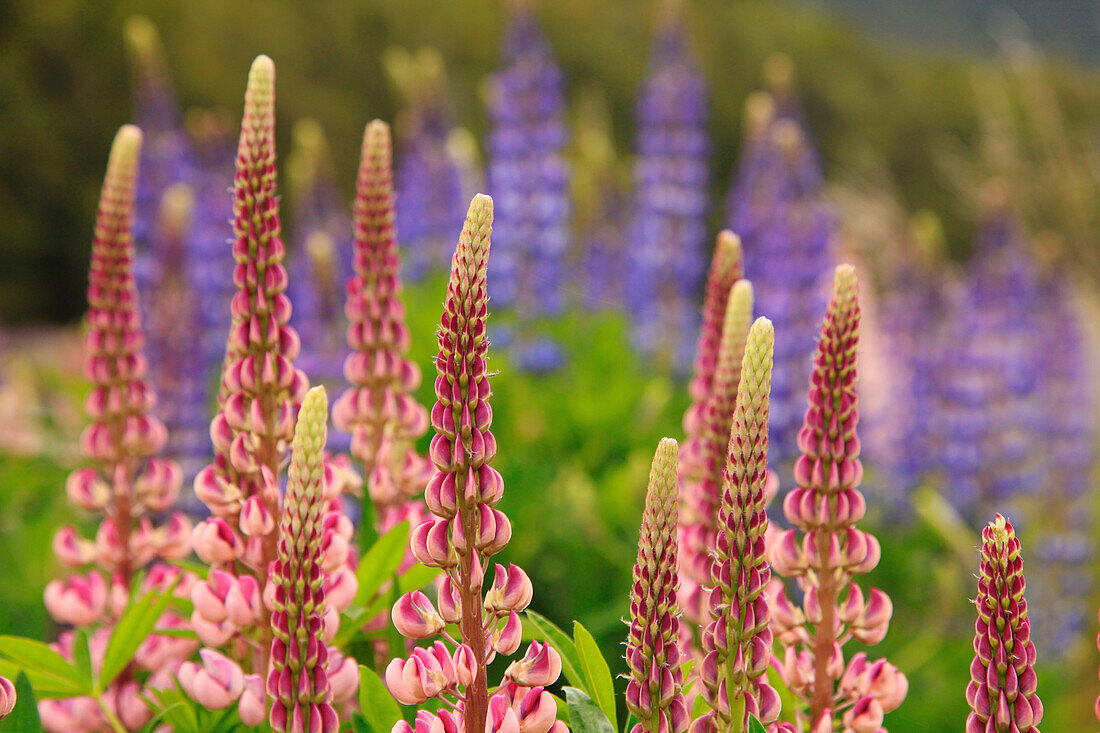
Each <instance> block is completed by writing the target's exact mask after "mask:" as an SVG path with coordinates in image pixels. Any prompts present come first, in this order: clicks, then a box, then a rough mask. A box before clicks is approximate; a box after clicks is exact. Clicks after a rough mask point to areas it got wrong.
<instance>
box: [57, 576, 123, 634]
mask: <svg viewBox="0 0 1100 733" xmlns="http://www.w3.org/2000/svg"><path fill="white" fill-rule="evenodd" d="M44 600H45V603H46V610H47V611H49V613H50V615H51V616H53V618H54V620H56V621H57V622H58V623H63V624H72V625H73V626H88V625H89V624H93V623H95V622H96V621H99V620H101V619H102V618H103V613H104V611H105V609H106V607H107V581H106V580H104V579H103V576H102V575H100V574H99V573H98V572H96V571H94V570H93V571H92V572H90V573H88V574H87V575H86V576H81V575H70V576H69V577H68V578H66V579H65V580H63V581H62V580H53V581H50V583H49V584H48V585H47V586H46V591H45V594H44Z"/></svg>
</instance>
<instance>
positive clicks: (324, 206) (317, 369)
mask: <svg viewBox="0 0 1100 733" xmlns="http://www.w3.org/2000/svg"><path fill="white" fill-rule="evenodd" d="M292 137H293V140H294V149H293V150H292V151H291V153H290V156H289V157H288V159H287V169H288V170H289V172H290V176H289V180H290V189H291V196H290V199H291V201H292V202H293V204H294V206H293V213H294V218H293V224H294V227H293V231H294V238H293V245H292V250H291V253H290V256H289V260H290V261H289V263H288V265H287V267H288V269H289V271H290V272H292V273H293V275H294V277H293V278H292V279H291V281H290V284H289V285H288V286H287V296H288V297H289V298H290V300H291V302H293V303H294V312H293V314H292V315H291V324H292V325H293V326H294V329H295V330H296V331H297V332H298V333H299V334H300V336H301V352H300V353H299V355H298V359H297V362H296V363H297V366H298V368H300V369H301V370H302V371H303V372H305V373H306V375H308V376H309V379H310V383H311V384H323V385H325V386H326V387H327V388H329V389H333V390H335V389H338V388H342V386H343V382H344V380H343V365H344V359H345V358H346V357H347V352H348V349H347V343H346V341H345V339H344V333H345V331H346V330H347V321H346V319H345V317H344V309H343V303H342V300H341V298H340V293H341V288H342V285H343V283H346V282H347V281H348V278H350V277H351V275H352V264H351V260H352V251H351V250H352V232H351V221H350V217H349V216H348V212H347V206H345V204H344V201H343V198H342V196H341V194H340V190H339V188H338V186H337V185H336V181H335V180H334V178H335V177H334V175H333V171H332V161H331V159H330V155H329V152H328V143H327V141H326V139H325V133H324V130H323V129H322V128H321V125H320V124H319V123H317V122H316V121H315V120H310V119H306V120H300V121H299V122H298V123H296V124H295V125H294V130H293V135H292ZM329 447H330V448H331V449H332V450H335V451H346V450H347V447H348V446H347V436H346V434H345V433H343V432H338V433H336V434H335V435H333V436H332V437H331V438H330V440H329Z"/></svg>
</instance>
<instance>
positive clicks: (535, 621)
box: [523, 609, 588, 692]
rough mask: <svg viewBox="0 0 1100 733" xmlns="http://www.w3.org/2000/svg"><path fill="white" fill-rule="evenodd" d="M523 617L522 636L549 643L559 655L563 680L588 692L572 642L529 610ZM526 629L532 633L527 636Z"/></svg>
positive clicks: (542, 617)
mask: <svg viewBox="0 0 1100 733" xmlns="http://www.w3.org/2000/svg"><path fill="white" fill-rule="evenodd" d="M523 616H524V618H523V626H524V636H527V637H528V638H531V639H537V638H541V639H543V640H544V641H548V642H550V646H552V647H554V649H555V650H557V652H558V654H559V655H561V671H562V674H564V675H565V679H566V680H567V681H568V682H569V683H570V684H572V685H573V686H575V687H578V688H580V689H581V690H582V691H584V692H588V685H587V683H586V682H585V679H584V675H582V674H581V660H580V657H579V656H578V654H577V645H576V644H574V643H573V640H572V639H570V638H569V637H568V636H567V635H566V633H565V632H564V631H562V630H561V629H559V628H558V627H557V626H555V625H554V622H553V621H551V620H550V619H548V618H546V617H545V616H543V615H541V614H538V613H535V612H534V611H532V610H531V609H527V610H526V611H524V612H523ZM528 628H530V629H531V631H532V633H531V634H530V635H528V634H527V630H528Z"/></svg>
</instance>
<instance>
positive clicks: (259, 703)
mask: <svg viewBox="0 0 1100 733" xmlns="http://www.w3.org/2000/svg"><path fill="white" fill-rule="evenodd" d="M237 713H238V714H239V715H240V716H241V722H242V723H244V724H245V725H247V726H249V727H256V726H258V725H262V724H263V722H264V720H266V719H267V694H266V693H265V692H264V678H263V677H262V676H260V675H258V674H246V675H245V676H244V692H242V693H241V701H240V704H239V705H238V706H237Z"/></svg>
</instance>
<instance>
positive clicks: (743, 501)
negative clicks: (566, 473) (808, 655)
mask: <svg viewBox="0 0 1100 733" xmlns="http://www.w3.org/2000/svg"><path fill="white" fill-rule="evenodd" d="M774 339H775V336H774V331H773V329H772V324H771V322H770V321H768V320H767V319H766V318H760V319H758V320H757V321H756V323H754V324H753V326H752V328H751V330H750V331H749V334H748V340H747V343H746V345H745V348H744V356H743V358H742V362H741V370H740V375H741V378H740V382H739V384H738V387H737V402H736V407H735V410H734V414H733V423H732V428H731V431H730V438H729V443H728V458H727V460H726V467H725V475H724V481H723V483H724V487H723V492H722V504H721V508H720V509H719V511H718V526H719V532H718V539H717V545H716V547H717V552H716V555H715V562H714V567H713V570H712V577H713V580H712V583H711V585H712V586H713V590H712V591H711V592H710V596H709V610H710V616H711V619H712V620H711V622H710V624H709V625H708V626H707V627H706V629H705V630H704V632H703V650H704V652H706V655H707V656H706V658H705V659H704V661H703V665H702V670H701V677H702V680H703V684H704V685H705V686H706V690H705V694H706V697H707V701H708V702H709V703H710V705H711V708H712V712H710V713H708V714H707V716H705V717H704V718H702V719H700V721H698V723H697V727H698V728H699V730H725V729H727V728H728V727H729V726H730V725H732V726H733V728H732V729H733V730H743V729H744V728H745V726H746V725H747V724H748V716H749V715H756V716H757V717H759V718H760V719H761V720H762V721H763V722H765V723H771V722H772V721H774V720H775V719H776V718H777V717H778V715H779V696H778V694H777V693H776V692H775V690H774V689H773V688H772V687H771V686H770V685H769V684H768V683H767V680H766V678H765V677H764V673H765V671H766V670H767V667H768V663H769V662H770V661H771V646H772V632H771V629H770V628H769V610H768V596H767V594H766V592H765V591H766V589H767V587H768V583H769V581H770V579H771V569H770V568H769V566H768V561H767V559H766V558H765V551H764V548H765V542H764V538H765V534H766V532H767V528H768V518H767V514H766V513H765V510H764V507H765V506H766V503H767V496H766V494H767V490H766V487H767V483H768V404H769V403H768V395H769V393H770V391H771V375H772V348H773V346H774V343H775V341H774Z"/></svg>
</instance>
